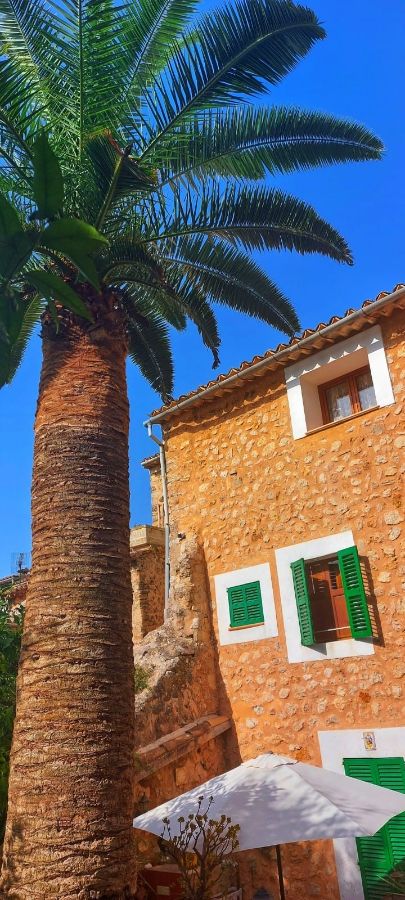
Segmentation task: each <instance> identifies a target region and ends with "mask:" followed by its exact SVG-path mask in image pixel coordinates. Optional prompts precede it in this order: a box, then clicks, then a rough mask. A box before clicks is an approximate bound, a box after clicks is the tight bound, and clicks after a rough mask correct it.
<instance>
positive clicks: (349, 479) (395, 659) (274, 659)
mask: <svg viewBox="0 0 405 900" xmlns="http://www.w3.org/2000/svg"><path fill="white" fill-rule="evenodd" d="M381 327H382V331H383V336H384V344H385V348H386V352H387V358H388V364H389V368H390V374H391V379H392V383H393V389H394V395H395V404H393V405H391V406H387V407H385V408H383V409H376V410H373V411H368V412H367V413H364V414H363V415H361V416H359V417H358V418H354V419H352V420H349V421H346V422H341V423H335V424H334V425H333V426H329V427H327V428H325V429H323V430H321V431H318V432H317V433H313V434H309V435H307V436H306V437H305V438H302V439H300V440H296V441H295V440H294V439H293V437H292V433H291V422H290V417H289V410H288V404H287V397H286V388H285V383H284V378H283V372H282V370H278V371H276V372H274V373H272V374H270V373H268V374H263V376H262V377H261V378H257V379H256V380H255V381H254V382H253V383H249V384H247V383H240V384H239V386H238V387H237V388H236V389H235V390H233V392H230V393H228V394H226V395H225V397H221V398H217V399H213V398H212V397H211V401H210V402H207V403H205V404H203V405H202V406H201V407H199V408H198V409H195V410H192V409H190V410H188V411H184V412H183V414H182V420H181V421H180V420H179V419H177V420H176V419H173V420H172V423H171V424H169V423H166V425H165V429H164V431H165V442H166V454H167V467H168V479H169V500H170V515H171V522H172V533H178V532H180V533H183V534H185V535H186V537H187V538H188V537H189V536H190V535H192V534H196V535H197V538H198V541H199V544H200V545H201V548H202V551H203V554H204V558H205V566H206V570H207V575H208V578H209V582H210V596H211V609H212V611H213V618H214V627H215V628H216V614H215V590H214V581H213V577H214V575H216V574H218V573H222V572H226V571H230V570H236V569H239V568H242V567H244V566H247V565H255V564H258V563H264V562H266V563H269V564H270V568H271V574H272V582H273V587H274V593H275V603H276V613H277V620H278V632H279V633H278V637H275V638H272V639H268V640H260V641H256V642H249V643H245V644H243V645H240V644H239V645H238V644H234V645H228V646H219V647H218V659H219V669H220V680H219V685H220V690H221V692H222V694H221V696H222V700H221V703H222V704H223V706H224V705H225V704H228V705H229V708H230V709H231V711H232V715H233V718H234V723H235V729H236V733H235V738H236V740H235V744H234V747H233V751H232V754H233V760H234V761H235V760H237V757H238V754H240V756H241V757H242V758H243V759H246V758H249V757H252V756H255V755H257V754H258V753H261V752H263V751H267V750H270V749H271V750H273V751H275V752H277V753H281V754H286V755H290V756H294V757H296V758H298V759H303V760H307V761H309V762H312V763H315V764H318V765H319V764H321V758H320V750H319V743H318V736H317V733H318V731H319V730H329V729H345V728H346V729H350V728H360V729H362V728H364V729H365V730H372V729H373V728H376V727H377V726H378V727H380V728H382V727H389V726H394V725H395V726H398V725H399V724H403V725H405V716H404V689H405V661H404V657H405V654H404V646H405V639H404V629H403V623H404V617H403V614H404V575H405V571H404V567H403V563H401V547H402V549H403V510H402V489H401V477H403V469H404V465H403V464H404V457H403V448H404V446H405V438H404V427H403V426H404V415H403V413H404V405H403V404H404V383H403V381H402V380H401V374H402V373H401V369H402V370H403V361H404V348H403V341H402V340H401V338H402V337H403V333H404V317H403V314H402V313H394V314H393V315H391V316H390V317H389V318H385V319H383V318H382V319H381ZM401 429H402V431H401ZM348 529H351V530H352V531H353V535H354V540H355V543H356V544H357V546H358V549H359V553H360V555H361V556H362V557H363V558H364V559H365V560H366V562H367V565H368V591H369V601H370V603H371V605H372V607H373V609H374V613H375V616H376V621H377V623H378V637H377V640H376V642H375V648H374V649H375V653H374V655H373V656H363V657H360V656H355V657H353V658H343V659H332V660H325V661H323V660H322V661H315V662H307V663H293V664H290V663H289V662H288V657H287V653H286V644H285V634H284V625H283V615H282V610H281V604H280V596H279V589H278V580H277V570H276V565H275V550H276V549H277V548H282V547H284V546H288V545H291V544H294V543H299V542H301V541H306V540H310V539H312V538H319V537H322V536H325V535H330V534H336V533H339V532H343V531H346V530H348ZM189 613H190V611H189V612H188V613H187V616H188V619H187V621H190V619H191V617H190V615H189ZM285 866H286V872H287V877H290V875H291V877H292V878H293V879H294V884H296V885H297V887H296V891H295V893H294V892H292V893H291V892H290V893H289V895H288V896H289V900H295V898H296V900H298V898H301V897H303V896H312V893H314V894H316V893H318V894H319V893H321V895H322V896H323V893H322V891H325V895H326V890H327V893H328V896H329V897H330V898H331V900H334V898H337V897H338V896H339V895H338V889H337V885H336V882H335V881H333V883H331V882H330V873H331V872H333V870H334V857H333V854H332V849H331V846H330V845H329V844H327V843H322V844H319V845H311V847H310V849H308V845H307V846H305V848H301V849H300V848H299V847H298V846H295V847H292V846H291V847H287V848H285ZM303 877H305V879H306V880H305V888H304V887H303V880H302V879H303Z"/></svg>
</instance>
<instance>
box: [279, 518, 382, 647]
mask: <svg viewBox="0 0 405 900" xmlns="http://www.w3.org/2000/svg"><path fill="white" fill-rule="evenodd" d="M275 555H276V564H277V574H278V581H279V588H280V599H281V606H282V611H283V619H284V631H285V638H286V644H287V654H288V660H289V662H311V661H314V660H319V659H341V658H344V657H348V656H368V655H369V654H372V653H374V647H373V643H372V636H371V623H370V617H369V612H368V606H367V598H366V596H365V591H364V585H363V581H362V578H361V572H360V567H359V562H358V555H357V551H356V548H355V546H354V539H353V534H352V532H351V531H344V532H341V533H340V534H332V535H328V536H326V537H322V538H316V539H315V540H311V541H305V542H303V543H300V544H292V545H290V546H289V547H282V548H280V549H278V550H276V552H275ZM345 567H348V568H347V569H346V571H345V570H344V569H345ZM359 572H360V577H359ZM339 574H340V576H341V577H339ZM318 575H319V583H318V584H317V583H316V582H317V577H318ZM311 581H312V584H311ZM319 604H325V606H326V610H322V611H320V609H319ZM345 610H346V612H347V621H346V620H345V619H344V612H345ZM329 619H330V621H329ZM340 628H342V632H341V633H340V631H339V630H340ZM329 629H330V632H329V633H328V630H329Z"/></svg>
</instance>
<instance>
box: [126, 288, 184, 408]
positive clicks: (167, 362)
mask: <svg viewBox="0 0 405 900" xmlns="http://www.w3.org/2000/svg"><path fill="white" fill-rule="evenodd" d="M123 301H124V307H125V294H124V295H123ZM143 311H144V314H142V310H141V309H139V311H138V314H137V315H136V316H134V315H131V314H130V313H129V314H128V315H127V336H128V354H129V357H130V358H131V359H132V362H134V363H135V365H136V366H138V368H139V369H140V370H141V372H142V374H143V375H144V376H145V378H146V379H147V381H149V384H150V385H151V386H152V387H153V388H154V389H155V390H156V391H158V393H159V394H160V395H161V396H162V397H163V398H164V399H165V400H168V399H169V398H170V395H171V393H172V390H173V359H172V354H171V349H170V341H169V334H168V329H167V326H166V323H165V322H164V320H163V319H162V318H160V317H159V316H157V315H153V314H151V313H150V311H149V309H148V306H147V304H146V303H145V304H144V307H143Z"/></svg>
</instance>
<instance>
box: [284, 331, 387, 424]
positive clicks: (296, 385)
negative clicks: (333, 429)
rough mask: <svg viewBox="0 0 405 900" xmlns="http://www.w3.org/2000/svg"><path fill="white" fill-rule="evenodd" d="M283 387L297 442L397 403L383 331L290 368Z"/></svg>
mask: <svg viewBox="0 0 405 900" xmlns="http://www.w3.org/2000/svg"><path fill="white" fill-rule="evenodd" d="M285 381H286V385H287V399H288V404H289V409H290V416H291V424H292V432H293V436H294V438H301V437H304V436H305V435H306V434H308V432H310V431H313V430H314V429H316V428H321V427H322V426H323V425H326V424H328V423H331V422H336V421H342V420H343V419H345V418H350V417H351V416H353V415H356V414H358V413H360V412H364V411H366V410H367V409H372V408H376V407H382V406H388V405H389V404H390V403H394V394H393V391H392V385H391V379H390V374H389V369H388V363H387V358H386V355H385V350H384V345H383V339H382V334H381V328H380V326H379V325H374V326H373V327H372V328H367V329H366V330H365V331H362V332H360V334H355V335H352V337H350V338H347V339H346V340H344V341H339V342H338V343H336V344H333V345H332V346H330V347H327V348H326V349H325V350H321V351H319V353H314V354H313V355H312V356H307V357H306V358H305V359H302V360H300V361H299V362H297V363H295V364H294V365H292V366H288V367H287V368H286V369H285Z"/></svg>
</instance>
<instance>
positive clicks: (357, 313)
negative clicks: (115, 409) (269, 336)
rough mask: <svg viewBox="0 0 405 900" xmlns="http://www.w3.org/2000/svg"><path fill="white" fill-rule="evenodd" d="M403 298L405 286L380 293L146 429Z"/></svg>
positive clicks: (156, 417)
mask: <svg viewBox="0 0 405 900" xmlns="http://www.w3.org/2000/svg"><path fill="white" fill-rule="evenodd" d="M402 297H403V298H405V285H404V284H398V285H397V286H396V287H395V288H394V290H393V291H391V292H390V293H388V294H384V296H381V293H380V294H379V295H378V297H376V299H375V300H366V301H365V302H364V304H363V305H362V306H361V307H360V309H357V310H353V311H352V310H350V311H348V314H346V315H344V316H342V317H340V318H338V319H337V320H336V319H335V317H333V318H334V319H335V321H330V322H329V323H328V324H327V325H324V326H322V327H319V326H318V328H316V329H314V330H311V333H310V334H309V335H308V333H307V332H308V329H306V330H305V331H304V332H303V337H301V338H292V341H291V342H289V343H288V344H287V345H283V346H282V347H281V348H280V350H274V351H267V352H266V353H265V354H264V355H263V356H262V357H261V358H260V359H259V360H258V361H257V362H251V363H248V364H247V365H245V367H244V368H239V369H238V370H237V371H236V372H234V371H233V372H232V374H229V375H225V376H219V378H217V379H215V381H213V382H210V383H209V384H207V385H206V386H205V387H201V388H197V389H196V390H195V391H193V392H192V393H191V394H188V395H186V396H185V397H184V398H183V399H179V400H178V401H174V402H171V403H170V404H169V405H168V406H166V407H162V408H161V409H159V410H157V411H156V413H152V415H151V416H150V417H149V419H147V420H146V421H145V422H144V425H148V424H150V425H159V424H161V423H162V422H164V421H165V420H166V419H168V418H170V417H172V416H176V415H179V413H180V412H181V411H182V410H183V409H187V408H188V407H190V406H192V405H193V404H195V403H199V401H200V400H202V399H204V398H205V397H207V396H209V395H211V394H214V393H215V392H217V391H219V390H221V389H222V388H223V387H226V386H227V385H230V384H232V383H236V382H238V381H242V380H243V379H245V378H248V377H249V376H250V375H251V374H252V373H255V372H257V371H259V370H260V369H266V368H270V367H271V366H273V365H274V363H275V364H276V366H277V365H280V364H282V363H283V360H284V358H285V357H288V358H289V362H290V363H291V362H292V361H293V360H292V357H293V356H295V355H296V356H297V357H299V355H300V352H301V350H302V349H306V348H308V347H310V346H311V344H313V343H315V341H319V339H320V338H322V337H324V336H325V335H328V334H330V333H332V332H333V331H336V332H338V331H339V329H341V328H342V326H347V325H350V324H352V323H353V322H355V321H356V320H357V319H361V318H364V319H368V318H369V317H370V315H373V314H375V313H378V312H379V310H380V309H381V308H382V307H383V306H385V305H388V304H389V303H390V302H391V301H392V300H394V299H395V300H398V299H402ZM315 350H316V351H317V350H318V348H315Z"/></svg>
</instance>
